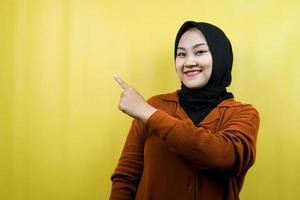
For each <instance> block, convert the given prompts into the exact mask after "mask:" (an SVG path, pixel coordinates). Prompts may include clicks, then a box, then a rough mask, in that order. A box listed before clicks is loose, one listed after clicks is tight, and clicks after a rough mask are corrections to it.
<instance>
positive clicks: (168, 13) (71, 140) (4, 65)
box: [0, 0, 300, 200]
mask: <svg viewBox="0 0 300 200" xmlns="http://www.w3.org/2000/svg"><path fill="white" fill-rule="evenodd" d="M299 10H300V1H297V0H295V1H289V0H286V1H274V0H263V1H261V0H253V1H243V0H241V1H237V0H228V1H217V0H202V1H199V0H193V1H182V0H172V1H171V0H169V1H167V0H151V1H138V0H126V1H125V0H124V1H121V0H119V1H116V0H110V1H105V0H1V1H0V69H1V70H0V199H1V200H2V199H3V200H54V199H55V200H96V199H98V200H100V199H101V200H102V199H107V198H108V195H109V192H110V185H111V183H110V180H109V178H110V175H111V173H112V171H113V170H114V167H115V165H116V163H117V160H118V158H119V155H120V151H121V149H122V146H123V144H124V140H125V137H126V135H127V131H128V128H129V126H130V121H131V119H130V118H129V117H127V116H125V115H124V114H122V113H121V112H119V111H118V109H117V104H118V101H119V95H120V92H121V90H120V88H119V86H118V85H117V84H116V83H115V82H114V80H113V78H112V75H113V74H115V73H118V74H120V76H121V77H122V78H123V79H124V80H126V81H128V82H129V83H130V84H131V85H132V86H134V87H135V88H136V89H137V90H138V91H140V93H142V94H143V95H144V96H145V97H146V98H148V97H150V96H151V95H155V94H159V93H163V92H170V91H173V90H176V89H177V88H178V87H179V81H178V79H177V77H176V74H175V71H174V62H173V44H174V38H175V35H176V32H177V30H178V28H179V26H180V25H181V24H182V23H183V22H184V21H185V20H196V21H208V22H211V23H214V24H216V25H218V26H220V27H221V28H222V29H223V30H224V31H225V32H226V33H227V35H228V37H229V38H230V39H231V42H232V44H233V48H234V55H235V59H234V67H233V82H232V86H231V87H230V88H229V90H230V91H232V92H233V93H234V94H235V97H236V98H237V99H239V100H242V101H244V102H249V103H252V104H253V105H255V106H256V108H257V109H258V110H259V111H260V114H261V128H260V131H259V138H258V146H257V162H256V164H255V166H254V167H253V168H252V169H251V170H250V171H249V173H248V175H247V178H246V181H245V185H244V188H243V190H242V193H241V198H242V199H244V200H252V199H256V200H269V199H270V200H290V199H299V198H300V191H299V189H298V188H299V182H300V175H299V169H300V135H299V129H300V117H299V114H300V106H299V102H300V89H299V88H300V66H299V63H300V62H299V52H300V37H299V36H300V12H299Z"/></svg>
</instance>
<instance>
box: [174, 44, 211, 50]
mask: <svg viewBox="0 0 300 200" xmlns="http://www.w3.org/2000/svg"><path fill="white" fill-rule="evenodd" d="M202 45H207V44H206V43H200V44H195V45H194V46H193V48H197V47H199V46H202ZM177 49H182V50H185V48H183V47H177Z"/></svg>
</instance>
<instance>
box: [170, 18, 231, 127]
mask: <svg viewBox="0 0 300 200" xmlns="http://www.w3.org/2000/svg"><path fill="white" fill-rule="evenodd" d="M191 28H197V29H198V30H200V31H201V32H202V34H203V35H204V37H205V39H206V41H207V45H208V47H209V50H210V52H211V55H212V60H213V66H212V74H211V76H210V79H209V81H208V83H207V84H206V85H205V86H204V87H202V88H200V89H190V88H187V87H186V86H185V85H184V84H183V83H181V90H180V91H179V103H180V105H181V106H182V107H183V109H184V111H185V112H186V113H187V115H188V116H189V117H190V119H191V120H192V121H193V123H194V124H195V125H198V124H199V123H200V122H201V121H202V120H203V119H204V118H205V117H206V116H207V115H208V113H209V112H210V111H211V110H212V109H214V108H215V107H216V106H217V105H218V104H220V103H221V102H222V101H223V100H225V99H229V98H233V94H232V93H230V92H227V90H226V87H228V86H229V85H230V83H231V69H232V62H233V54H232V47H231V44H230V41H229V39H228V38H227V36H226V35H225V33H224V32H223V31H222V30H221V29H220V28H218V27H216V26H214V25H212V24H209V23H205V22H194V21H186V22H185V23H183V25H182V26H181V27H180V29H179V31H178V33H177V35H176V39H175V49H174V56H175V59H176V53H177V46H178V43H179V40H180V38H181V36H182V35H183V34H184V33H185V32H186V31H187V30H189V29H191Z"/></svg>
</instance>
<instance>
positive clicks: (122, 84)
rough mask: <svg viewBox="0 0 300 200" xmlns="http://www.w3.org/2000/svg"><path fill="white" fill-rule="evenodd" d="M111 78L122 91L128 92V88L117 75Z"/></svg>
mask: <svg viewBox="0 0 300 200" xmlns="http://www.w3.org/2000/svg"><path fill="white" fill-rule="evenodd" d="M113 77H114V79H115V80H116V81H117V82H118V84H119V85H120V86H121V87H122V88H123V89H124V90H128V89H129V88H130V86H129V85H128V84H127V83H126V82H125V81H123V80H122V79H121V78H120V77H119V76H118V75H114V76H113Z"/></svg>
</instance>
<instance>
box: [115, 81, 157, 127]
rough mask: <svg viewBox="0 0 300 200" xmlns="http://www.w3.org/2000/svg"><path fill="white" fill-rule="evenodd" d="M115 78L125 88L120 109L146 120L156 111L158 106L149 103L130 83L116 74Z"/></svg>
mask: <svg viewBox="0 0 300 200" xmlns="http://www.w3.org/2000/svg"><path fill="white" fill-rule="evenodd" d="M114 79H115V80H116V81H117V82H118V84H119V85H120V86H121V87H122V88H123V89H124V91H123V92H122V94H121V99H120V103H119V110H121V111H122V112H124V113H126V114H127V115H129V116H131V117H133V118H136V119H140V120H142V121H143V122H146V121H147V120H148V118H149V117H150V116H151V115H152V114H153V113H154V112H155V111H156V108H154V107H153V106H151V105H150V104H148V103H147V102H146V101H145V99H144V98H143V97H142V96H141V95H140V94H139V93H138V92H137V91H136V90H135V89H134V88H132V87H131V86H130V85H128V84H127V83H126V82H125V81H123V80H122V79H121V78H120V77H119V76H117V75H116V76H114Z"/></svg>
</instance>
